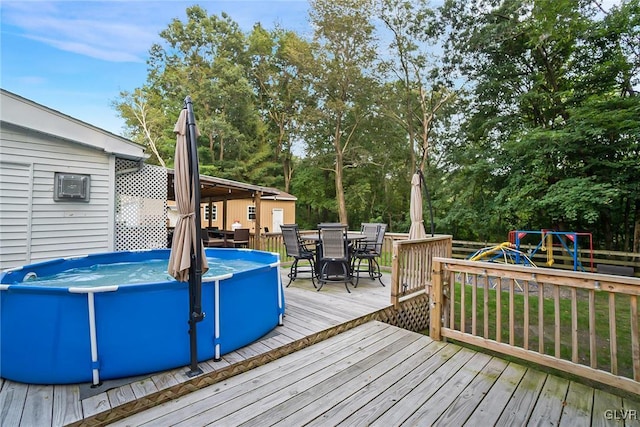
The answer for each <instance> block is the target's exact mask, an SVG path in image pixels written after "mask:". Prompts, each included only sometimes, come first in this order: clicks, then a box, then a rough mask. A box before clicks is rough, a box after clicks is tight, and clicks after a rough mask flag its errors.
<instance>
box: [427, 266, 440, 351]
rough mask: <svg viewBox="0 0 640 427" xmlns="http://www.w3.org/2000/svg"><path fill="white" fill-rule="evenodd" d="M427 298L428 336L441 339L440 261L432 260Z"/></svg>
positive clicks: (435, 339)
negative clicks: (429, 288) (429, 291)
mask: <svg viewBox="0 0 640 427" xmlns="http://www.w3.org/2000/svg"><path fill="white" fill-rule="evenodd" d="M429 299H430V300H431V309H430V313H429V324H430V326H429V336H430V337H431V339H432V340H434V341H442V334H441V328H442V263H441V262H440V261H437V260H433V271H432V273H431V294H430V295H429Z"/></svg>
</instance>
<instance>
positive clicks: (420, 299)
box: [377, 294, 429, 332]
mask: <svg viewBox="0 0 640 427" xmlns="http://www.w3.org/2000/svg"><path fill="white" fill-rule="evenodd" d="M377 314H378V315H377V320H380V321H381V322H385V323H388V324H390V325H393V326H397V327H399V328H403V329H407V330H409V331H413V332H423V331H425V330H427V329H429V296H428V295H426V294H422V295H417V296H415V297H413V298H408V299H406V300H403V301H401V302H400V309H398V310H396V309H394V308H393V307H389V308H387V309H385V310H383V311H381V312H378V313H377Z"/></svg>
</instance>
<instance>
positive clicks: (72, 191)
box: [53, 173, 91, 202]
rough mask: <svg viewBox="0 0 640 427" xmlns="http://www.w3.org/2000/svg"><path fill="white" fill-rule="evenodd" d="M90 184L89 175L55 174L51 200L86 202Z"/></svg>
mask: <svg viewBox="0 0 640 427" xmlns="http://www.w3.org/2000/svg"><path fill="white" fill-rule="evenodd" d="M90 184H91V177H90V175H80V174H69V173H56V174H55V187H54V192H53V200H55V201H56V202H61V201H67V202H88V201H89V187H90Z"/></svg>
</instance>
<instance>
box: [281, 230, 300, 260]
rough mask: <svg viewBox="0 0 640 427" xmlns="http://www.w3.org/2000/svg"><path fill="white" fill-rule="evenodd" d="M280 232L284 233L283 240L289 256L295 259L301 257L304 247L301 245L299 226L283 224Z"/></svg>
mask: <svg viewBox="0 0 640 427" xmlns="http://www.w3.org/2000/svg"><path fill="white" fill-rule="evenodd" d="M280 231H282V240H283V241H284V248H285V250H286V251H287V256H290V257H294V258H295V257H299V256H301V255H302V246H301V244H300V233H299V231H298V224H282V225H280Z"/></svg>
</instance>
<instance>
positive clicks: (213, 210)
mask: <svg viewBox="0 0 640 427" xmlns="http://www.w3.org/2000/svg"><path fill="white" fill-rule="evenodd" d="M204 219H205V220H207V221H209V205H206V206H205V207H204ZM217 220H218V207H217V206H216V205H211V221H217Z"/></svg>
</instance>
